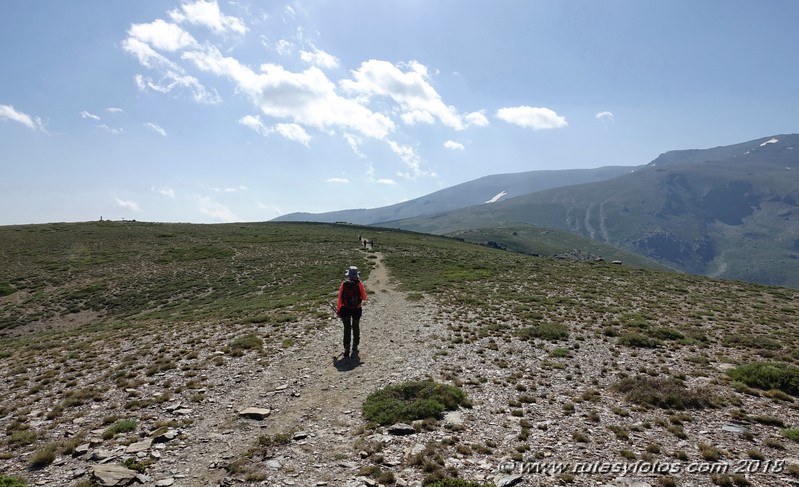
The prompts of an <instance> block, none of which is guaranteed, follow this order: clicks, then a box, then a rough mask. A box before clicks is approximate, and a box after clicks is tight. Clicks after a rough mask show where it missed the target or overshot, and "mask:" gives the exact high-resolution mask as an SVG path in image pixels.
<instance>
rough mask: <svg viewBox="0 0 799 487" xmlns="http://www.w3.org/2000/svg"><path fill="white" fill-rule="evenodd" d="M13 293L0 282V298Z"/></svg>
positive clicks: (5, 284) (4, 283) (9, 287)
mask: <svg viewBox="0 0 799 487" xmlns="http://www.w3.org/2000/svg"><path fill="white" fill-rule="evenodd" d="M15 292H17V290H16V289H14V286H12V285H11V284H9V283H7V282H0V296H8V295H10V294H14V293H15ZM0 485H2V484H0Z"/></svg>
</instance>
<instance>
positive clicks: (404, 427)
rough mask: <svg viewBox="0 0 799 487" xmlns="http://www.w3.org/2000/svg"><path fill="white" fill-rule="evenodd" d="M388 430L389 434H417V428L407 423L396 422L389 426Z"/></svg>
mask: <svg viewBox="0 0 799 487" xmlns="http://www.w3.org/2000/svg"><path fill="white" fill-rule="evenodd" d="M386 431H388V434H390V435H394V436H407V435H413V434H416V429H414V427H413V426H411V425H409V424H407V423H397V424H394V425H392V426H389V427H388V429H387V430H386Z"/></svg>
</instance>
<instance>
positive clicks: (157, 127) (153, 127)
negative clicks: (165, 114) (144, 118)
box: [144, 122, 166, 137]
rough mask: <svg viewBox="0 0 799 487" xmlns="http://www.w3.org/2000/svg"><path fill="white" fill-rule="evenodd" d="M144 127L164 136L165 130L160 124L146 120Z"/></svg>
mask: <svg viewBox="0 0 799 487" xmlns="http://www.w3.org/2000/svg"><path fill="white" fill-rule="evenodd" d="M144 127H145V128H146V129H148V130H152V131H153V132H155V133H157V134H160V135H161V136H162V137H166V130H164V128H163V127H161V126H160V125H158V124H156V123H153V122H146V123H145V124H144Z"/></svg>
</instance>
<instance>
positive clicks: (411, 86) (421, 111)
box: [340, 59, 464, 130]
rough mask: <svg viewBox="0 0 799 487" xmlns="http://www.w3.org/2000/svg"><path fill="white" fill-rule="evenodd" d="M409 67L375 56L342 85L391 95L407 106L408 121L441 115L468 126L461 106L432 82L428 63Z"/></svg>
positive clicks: (426, 120) (450, 122) (364, 93)
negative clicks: (450, 101)
mask: <svg viewBox="0 0 799 487" xmlns="http://www.w3.org/2000/svg"><path fill="white" fill-rule="evenodd" d="M405 67H407V71H402V70H401V69H400V68H399V67H397V66H395V65H394V64H391V63H390V62H388V61H379V60H376V59H371V60H369V61H366V62H364V63H362V64H361V66H360V68H358V70H357V71H353V72H352V75H353V78H354V79H352V80H342V81H341V82H340V85H341V87H342V88H343V89H344V90H345V91H347V92H348V93H352V94H354V95H356V96H361V97H365V98H366V99H369V98H371V97H374V96H385V97H389V98H391V99H392V100H394V102H395V103H397V104H398V105H399V106H400V108H401V109H402V110H403V112H404V113H403V115H402V118H403V121H404V122H405V123H406V124H410V125H412V124H414V123H417V122H424V123H432V121H433V119H434V118H437V119H438V120H439V121H441V123H443V124H444V125H446V126H447V127H451V128H454V129H457V130H460V129H463V128H464V123H463V120H462V119H461V117H460V115H459V114H458V112H457V110H456V109H455V108H454V107H452V106H447V105H446V104H444V102H443V101H442V99H441V96H440V95H439V94H438V92H436V90H435V89H434V88H433V87H432V86H431V85H430V83H428V81H427V79H428V73H427V67H426V66H424V65H423V64H420V63H418V62H416V61H411V62H410V63H408V64H407V66H405Z"/></svg>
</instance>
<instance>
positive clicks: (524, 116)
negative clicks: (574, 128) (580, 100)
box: [497, 106, 567, 130]
mask: <svg viewBox="0 0 799 487" xmlns="http://www.w3.org/2000/svg"><path fill="white" fill-rule="evenodd" d="M497 117H498V118H499V119H501V120H504V121H506V122H508V123H512V124H515V125H518V126H520V127H525V128H531V129H533V130H544V129H555V128H560V127H565V126H566V125H567V123H566V117H562V116H560V115H558V114H557V113H555V112H554V111H552V110H550V109H549V108H540V107H530V106H518V107H509V108H500V109H499V110H497Z"/></svg>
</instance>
